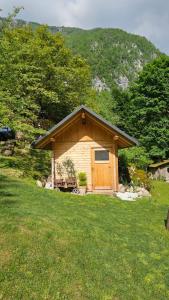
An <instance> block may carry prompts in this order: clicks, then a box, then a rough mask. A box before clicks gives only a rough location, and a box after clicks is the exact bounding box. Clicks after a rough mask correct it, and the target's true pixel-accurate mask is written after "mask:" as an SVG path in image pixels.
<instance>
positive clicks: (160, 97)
mask: <svg viewBox="0 0 169 300" xmlns="http://www.w3.org/2000/svg"><path fill="white" fill-rule="evenodd" d="M129 106H130V109H129V115H128V118H126V123H127V126H128V128H130V133H131V134H133V135H134V136H135V137H137V138H138V139H139V140H140V142H141V144H142V145H143V146H144V147H145V148H146V150H147V151H148V153H149V154H150V157H151V158H152V159H154V160H160V159H165V158H168V157H169V57H168V56H166V55H162V56H161V57H160V58H157V59H155V60H154V61H153V62H152V63H150V64H148V65H146V66H145V67H144V69H143V71H142V72H141V73H140V76H139V78H138V80H137V81H136V83H135V84H134V85H133V86H132V87H131V89H130V103H129Z"/></svg>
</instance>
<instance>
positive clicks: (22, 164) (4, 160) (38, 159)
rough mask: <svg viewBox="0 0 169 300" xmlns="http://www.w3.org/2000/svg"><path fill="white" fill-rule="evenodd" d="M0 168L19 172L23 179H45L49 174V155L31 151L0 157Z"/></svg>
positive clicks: (43, 152)
mask: <svg viewBox="0 0 169 300" xmlns="http://www.w3.org/2000/svg"><path fill="white" fill-rule="evenodd" d="M22 151H23V150H22ZM23 152H24V151H23ZM0 168H7V169H11V168H12V169H13V170H16V172H18V170H20V172H21V173H20V174H22V176H23V177H32V178H34V179H40V178H42V177H45V178H47V177H48V176H49V174H50V173H51V164H50V155H49V153H48V152H45V151H40V150H39V151H35V150H32V149H31V150H30V151H28V152H27V153H23V154H22V155H15V156H13V157H6V156H2V155H0Z"/></svg>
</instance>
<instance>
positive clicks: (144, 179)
mask: <svg viewBox="0 0 169 300" xmlns="http://www.w3.org/2000/svg"><path fill="white" fill-rule="evenodd" d="M129 173H130V178H131V183H132V185H133V186H140V187H144V188H145V189H146V190H148V191H150V190H151V179H150V177H149V175H148V173H147V172H145V171H144V170H141V169H137V168H136V167H135V166H134V165H132V166H130V168H129Z"/></svg>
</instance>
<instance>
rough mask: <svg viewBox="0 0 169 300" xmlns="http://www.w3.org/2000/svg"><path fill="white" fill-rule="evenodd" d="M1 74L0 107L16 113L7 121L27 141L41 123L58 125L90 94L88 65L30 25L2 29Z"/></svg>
mask: <svg viewBox="0 0 169 300" xmlns="http://www.w3.org/2000/svg"><path fill="white" fill-rule="evenodd" d="M0 74H1V76H0V92H1V95H2V93H5V95H6V96H5V98H4V100H3V103H5V105H6V109H7V110H10V111H11V112H13V114H14V115H15V118H14V119H11V122H10V123H12V125H13V128H14V129H19V128H22V130H23V131H25V133H26V134H27V136H28V135H29V137H30V138H31V139H32V138H33V135H34V134H35V133H36V132H37V133H39V132H40V130H41V129H43V122H41V119H49V120H50V121H51V122H54V123H56V122H57V121H60V120H61V119H62V118H63V117H64V116H66V115H67V114H68V113H69V112H71V111H72V110H73V109H74V108H75V107H76V106H78V105H79V104H81V103H84V102H85V99H87V98H88V95H89V93H90V82H91V81H90V70H89V67H88V65H87V64H86V62H85V61H84V60H83V59H82V58H81V57H79V56H74V55H73V54H72V53H71V51H70V50H68V49H67V48H66V47H65V46H64V40H63V38H62V36H61V35H60V34H54V35H53V34H51V33H50V32H49V31H48V29H47V27H46V26H41V27H39V28H38V29H37V30H35V31H33V30H32V29H31V28H30V27H29V26H25V27H22V28H13V27H11V26H6V27H5V28H3V30H2V34H1V37H0ZM7 95H8V97H9V99H8V100H7ZM2 120H3V118H1V123H2ZM4 125H7V124H4ZM31 133H32V134H31Z"/></svg>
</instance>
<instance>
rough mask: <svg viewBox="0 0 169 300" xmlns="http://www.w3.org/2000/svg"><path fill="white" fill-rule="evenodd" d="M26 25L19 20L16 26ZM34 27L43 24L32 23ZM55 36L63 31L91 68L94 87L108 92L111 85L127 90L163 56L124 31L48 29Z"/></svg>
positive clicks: (66, 38)
mask: <svg viewBox="0 0 169 300" xmlns="http://www.w3.org/2000/svg"><path fill="white" fill-rule="evenodd" d="M24 24H26V22H25V21H23V20H17V21H16V25H17V26H23V25H24ZM29 24H30V25H31V26H32V27H33V28H37V27H38V26H39V25H40V24H38V23H36V22H30V23H29ZM49 29H50V31H51V32H52V33H56V32H61V34H62V35H64V37H65V42H66V45H67V46H68V47H69V48H71V49H72V50H73V52H74V53H75V54H80V55H82V56H83V57H84V58H85V59H86V60H87V62H88V63H89V65H90V66H91V69H92V77H93V85H94V86H95V87H96V88H97V89H98V90H102V89H109V88H111V86H112V84H116V85H118V86H120V87H121V88H127V87H128V84H129V83H130V82H131V81H132V80H134V79H135V78H136V76H137V74H138V72H139V71H140V70H142V68H143V66H144V65H145V64H146V63H147V62H149V61H151V60H152V59H154V58H155V57H156V56H158V55H159V54H160V52H159V50H157V49H156V47H155V46H154V45H153V44H152V43H151V42H149V41H148V40H147V39H146V38H145V37H141V36H138V35H134V34H130V33H127V32H125V31H123V30H121V29H112V28H108V29H103V28H95V29H91V30H84V29H80V28H73V27H72V28H71V27H64V26H63V27H57V26H49Z"/></svg>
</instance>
